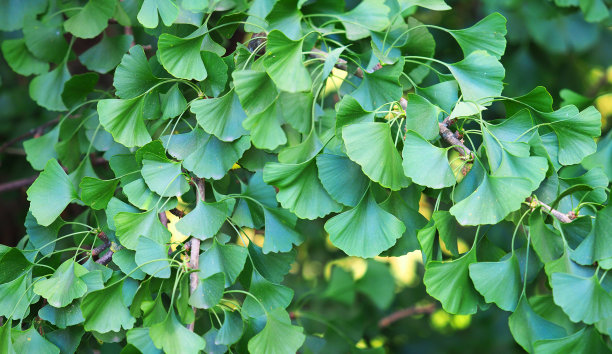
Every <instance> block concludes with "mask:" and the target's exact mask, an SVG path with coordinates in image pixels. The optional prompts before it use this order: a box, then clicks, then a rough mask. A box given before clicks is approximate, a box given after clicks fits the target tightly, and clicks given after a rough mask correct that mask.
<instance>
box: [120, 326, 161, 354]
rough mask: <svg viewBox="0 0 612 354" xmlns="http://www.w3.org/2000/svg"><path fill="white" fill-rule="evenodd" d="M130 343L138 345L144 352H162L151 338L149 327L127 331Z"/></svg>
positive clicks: (156, 353) (154, 353)
mask: <svg viewBox="0 0 612 354" xmlns="http://www.w3.org/2000/svg"><path fill="white" fill-rule="evenodd" d="M126 338H127V342H128V344H129V345H132V346H134V347H136V348H137V349H138V350H139V351H140V352H142V353H150V354H162V351H161V350H160V349H158V348H157V347H156V346H155V344H154V343H153V339H151V335H150V334H149V328H132V329H130V330H129V331H127V333H126Z"/></svg>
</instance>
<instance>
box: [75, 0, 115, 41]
mask: <svg viewBox="0 0 612 354" xmlns="http://www.w3.org/2000/svg"><path fill="white" fill-rule="evenodd" d="M116 3H117V0H91V1H88V2H87V4H85V6H84V7H83V8H82V9H80V10H79V11H78V12H77V13H76V14H75V15H73V16H70V18H69V19H67V20H66V22H64V28H65V29H66V31H68V32H70V33H72V34H73V35H75V36H77V37H79V38H94V37H95V36H97V35H99V34H100V33H101V32H102V31H103V30H104V29H105V28H106V26H107V25H108V20H109V19H110V18H111V17H112V16H113V14H114V13H115V4H116Z"/></svg>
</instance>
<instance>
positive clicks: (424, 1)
mask: <svg viewBox="0 0 612 354" xmlns="http://www.w3.org/2000/svg"><path fill="white" fill-rule="evenodd" d="M401 4H402V10H403V9H405V8H409V7H411V6H420V7H424V8H426V9H430V10H435V11H445V10H450V9H451V7H450V6H448V5H447V4H446V2H444V0H404V1H402V2H401Z"/></svg>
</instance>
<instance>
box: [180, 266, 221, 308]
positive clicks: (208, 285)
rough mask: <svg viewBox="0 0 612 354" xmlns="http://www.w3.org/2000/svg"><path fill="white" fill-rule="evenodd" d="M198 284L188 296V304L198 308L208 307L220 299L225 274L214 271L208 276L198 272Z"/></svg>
mask: <svg viewBox="0 0 612 354" xmlns="http://www.w3.org/2000/svg"><path fill="white" fill-rule="evenodd" d="M198 278H199V281H198V286H197V287H196V288H195V290H194V291H193V293H191V296H190V297H189V304H190V305H191V306H195V307H197V308H199V309H209V308H212V307H214V306H215V305H217V304H218V303H219V301H221V298H222V297H223V290H225V276H224V275H223V273H215V274H213V275H211V276H208V277H202V275H201V274H198Z"/></svg>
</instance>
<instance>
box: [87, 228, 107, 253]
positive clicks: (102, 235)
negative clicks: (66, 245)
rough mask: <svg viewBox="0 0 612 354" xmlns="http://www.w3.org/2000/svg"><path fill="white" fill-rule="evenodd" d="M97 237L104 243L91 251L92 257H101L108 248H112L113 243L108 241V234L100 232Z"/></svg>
mask: <svg viewBox="0 0 612 354" xmlns="http://www.w3.org/2000/svg"><path fill="white" fill-rule="evenodd" d="M97 236H98V238H99V239H100V240H102V242H104V243H103V244H101V245H100V246H98V247H96V248H94V249H92V250H91V255H92V256H97V255H99V254H100V253H102V252H104V250H106V249H107V248H109V247H110V246H111V241H110V240H109V239H108V237H107V236H106V234H105V233H104V232H102V231H101V232H99V233H98V235H97Z"/></svg>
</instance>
